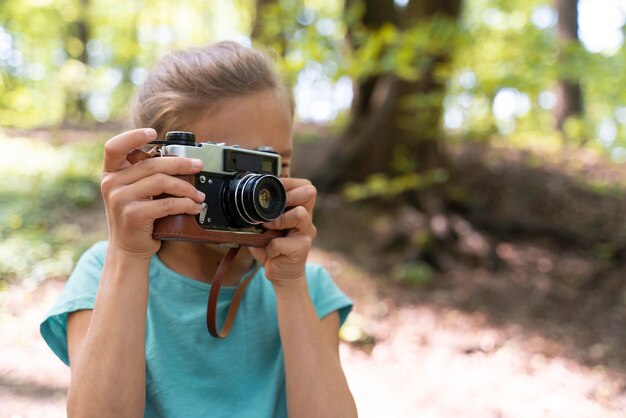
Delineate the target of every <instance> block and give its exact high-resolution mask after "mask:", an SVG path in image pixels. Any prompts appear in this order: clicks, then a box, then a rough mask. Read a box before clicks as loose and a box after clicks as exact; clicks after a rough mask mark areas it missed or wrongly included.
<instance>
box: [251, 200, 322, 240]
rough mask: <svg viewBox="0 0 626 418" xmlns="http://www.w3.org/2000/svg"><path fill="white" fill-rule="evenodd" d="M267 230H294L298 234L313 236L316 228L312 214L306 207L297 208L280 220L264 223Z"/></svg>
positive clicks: (289, 211) (286, 213) (282, 216)
mask: <svg viewBox="0 0 626 418" xmlns="http://www.w3.org/2000/svg"><path fill="white" fill-rule="evenodd" d="M263 226H264V227H265V228H267V229H293V230H295V231H296V232H298V233H303V234H308V235H313V231H314V226H313V221H312V219H311V214H310V213H309V212H308V211H307V210H306V209H305V208H304V206H296V207H295V208H293V209H290V210H288V211H287V212H285V213H284V214H283V215H281V216H280V217H279V218H278V219H276V220H274V221H272V222H267V223H264V224H263Z"/></svg>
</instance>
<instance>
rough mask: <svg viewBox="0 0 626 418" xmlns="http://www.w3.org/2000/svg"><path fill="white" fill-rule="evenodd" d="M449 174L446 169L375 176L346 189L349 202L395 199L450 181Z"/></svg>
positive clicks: (345, 192) (352, 184)
mask: <svg viewBox="0 0 626 418" xmlns="http://www.w3.org/2000/svg"><path fill="white" fill-rule="evenodd" d="M448 177H449V175H448V172H447V171H446V170H444V169H435V170H430V171H428V172H425V173H421V174H419V173H415V172H409V173H406V174H401V175H398V176H395V177H391V178H390V177H388V176H386V175H384V174H375V175H372V176H370V177H368V178H367V180H366V181H365V182H364V183H351V184H348V185H347V186H346V187H345V189H344V195H345V197H346V199H347V200H348V201H357V200H363V199H368V198H373V197H379V198H384V199H393V198H394V197H396V196H398V195H400V194H402V193H404V192H406V191H411V190H423V189H426V188H428V187H431V186H434V185H436V184H442V183H445V182H446V181H447V180H448Z"/></svg>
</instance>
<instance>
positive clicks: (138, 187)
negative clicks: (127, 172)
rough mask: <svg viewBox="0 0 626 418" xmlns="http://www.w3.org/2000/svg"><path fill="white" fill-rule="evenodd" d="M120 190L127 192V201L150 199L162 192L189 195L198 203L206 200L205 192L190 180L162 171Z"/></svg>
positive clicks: (181, 195) (180, 195)
mask: <svg viewBox="0 0 626 418" xmlns="http://www.w3.org/2000/svg"><path fill="white" fill-rule="evenodd" d="M119 190H120V192H119V193H124V194H125V196H126V199H127V200H126V201H131V200H142V199H150V198H152V197H154V196H158V195H161V194H168V195H172V196H177V197H188V198H190V199H192V200H195V201H196V202H198V203H202V202H204V198H205V195H204V193H202V192H201V191H199V190H198V189H196V188H195V187H194V186H192V185H191V183H189V182H188V181H185V180H182V179H178V178H176V177H172V176H169V175H167V174H162V173H157V174H153V175H152V176H149V177H145V178H143V179H141V180H139V181H137V182H136V183H133V184H131V185H129V186H128V187H124V188H121V189H119Z"/></svg>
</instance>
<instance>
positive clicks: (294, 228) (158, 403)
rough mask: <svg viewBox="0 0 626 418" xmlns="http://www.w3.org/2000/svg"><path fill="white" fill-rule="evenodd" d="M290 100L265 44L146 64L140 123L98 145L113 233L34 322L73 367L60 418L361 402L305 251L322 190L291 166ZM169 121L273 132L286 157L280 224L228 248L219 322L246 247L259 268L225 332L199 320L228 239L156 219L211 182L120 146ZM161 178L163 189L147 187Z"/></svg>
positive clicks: (238, 137) (344, 304)
mask: <svg viewBox="0 0 626 418" xmlns="http://www.w3.org/2000/svg"><path fill="white" fill-rule="evenodd" d="M293 112H294V109H293V99H292V96H291V94H290V92H289V91H288V89H286V88H285V87H284V86H283V84H282V83H281V82H280V80H279V77H278V75H277V73H276V70H275V69H274V66H273V63H272V62H271V59H269V58H268V56H267V55H265V54H264V53H261V52H259V51H256V50H254V49H248V48H245V47H243V46H240V45H238V44H236V43H232V42H221V43H218V44H215V45H213V46H209V47H205V48H194V49H189V50H187V51H184V52H179V53H174V54H171V55H169V56H166V57H164V58H163V59H161V61H160V62H159V63H158V64H157V65H156V66H155V67H154V68H153V70H152V72H151V74H150V75H149V77H148V78H147V80H146V81H145V83H144V84H143V85H142V86H141V87H140V89H139V92H138V95H137V99H136V104H135V108H134V121H135V125H136V126H137V127H138V128H139V129H135V130H132V131H129V132H125V133H123V134H121V135H118V136H116V137H114V138H112V139H110V140H109V141H108V142H107V143H106V144H105V147H104V148H105V149H104V170H103V179H102V185H101V188H102V195H103V199H104V203H105V208H106V215H107V223H108V230H109V240H108V242H100V243H97V244H95V245H94V246H93V247H92V248H91V249H89V250H88V251H87V252H85V254H83V256H82V257H81V259H80V261H79V262H78V265H77V266H76V269H75V270H74V272H73V273H72V275H71V276H70V278H69V280H68V282H67V284H66V286H65V288H64V290H63V292H62V293H61V296H60V298H59V300H58V301H57V303H56V304H55V305H54V307H53V308H52V309H51V311H50V312H49V314H48V316H47V318H46V319H45V320H44V322H43V323H42V324H41V333H42V335H43V337H44V339H45V340H46V342H47V343H48V344H49V346H50V347H51V348H52V350H53V351H54V352H55V354H57V356H59V357H60V358H61V360H63V361H64V362H65V363H66V364H68V365H70V367H71V374H72V379H71V383H70V388H69V391H68V397H67V408H68V415H69V416H70V417H71V416H79V417H83V416H115V417H127V416H135V417H138V416H142V415H145V416H150V417H153V416H154V417H200V416H202V417H204V416H211V417H213V416H215V417H284V416H287V414H288V415H289V416H290V417H305V416H306V417H308V416H315V417H327V416H333V417H351V416H356V408H355V405H354V401H353V399H352V395H351V393H350V390H349V388H348V385H347V383H346V379H345V377H344V374H343V371H342V369H341V365H340V362H339V353H338V345H339V339H338V329H339V326H340V324H341V323H342V322H343V321H344V320H345V318H346V316H347V315H348V313H349V311H350V309H351V307H352V304H351V302H350V300H349V299H348V298H347V297H346V296H345V295H344V294H343V293H342V292H341V291H340V290H339V289H338V288H337V287H336V286H335V284H334V283H333V281H332V279H331V278H330V276H329V275H328V273H327V272H326V271H325V270H324V269H323V268H321V267H319V266H315V265H311V264H306V258H307V255H308V252H309V250H310V248H311V242H312V241H313V239H314V238H315V234H316V230H315V226H314V225H313V223H312V211H313V206H314V204H315V197H316V191H315V188H314V187H313V186H312V185H311V183H310V182H309V181H307V180H304V179H295V178H290V177H289V170H290V165H291V155H292V120H293ZM145 127H150V128H145ZM172 130H182V131H190V132H193V133H195V134H196V137H197V140H198V141H199V142H200V141H211V140H212V141H220V142H221V141H223V142H226V143H227V144H229V145H235V144H236V145H239V146H241V147H242V148H247V149H255V148H257V147H259V146H271V147H273V148H274V149H275V150H276V151H277V152H278V153H279V154H280V155H281V156H282V162H283V167H282V177H283V178H282V179H281V181H282V182H283V185H284V186H285V189H286V190H287V207H288V208H292V209H290V210H288V211H286V212H285V213H284V214H283V215H282V216H281V217H280V218H279V219H277V220H276V221H274V222H271V223H266V224H263V225H264V226H265V227H266V228H268V229H284V230H288V231H289V232H288V233H287V235H286V236H285V237H281V238H275V239H273V240H272V241H271V242H270V243H269V245H268V246H267V247H266V248H250V249H248V248H244V249H242V250H241V251H240V252H239V254H238V255H237V257H236V259H235V261H234V262H233V264H232V267H231V269H230V272H229V273H228V275H227V276H226V277H225V279H224V285H225V286H224V287H223V288H222V292H221V294H220V302H219V305H218V323H220V322H221V321H222V320H223V318H224V316H225V311H226V309H227V306H228V305H229V303H230V302H229V301H230V299H232V296H233V292H234V288H235V287H234V286H236V285H237V284H238V283H239V281H240V279H241V278H242V277H243V276H246V273H247V272H249V271H252V268H253V265H254V264H255V260H256V261H257V262H258V263H260V264H261V266H262V268H261V269H260V270H259V271H258V272H257V273H256V275H255V277H254V278H253V279H252V281H251V283H250V285H249V286H248V289H247V290H246V293H245V295H244V298H243V301H242V303H241V306H240V308H239V311H238V314H237V317H236V319H235V323H234V326H233V328H232V331H231V333H230V335H229V336H228V338H226V339H216V338H213V337H211V336H210V335H209V333H208V332H207V329H206V322H205V321H206V316H205V315H206V306H207V297H208V294H209V290H210V288H211V279H212V277H213V275H214V274H215V271H216V268H217V265H218V263H219V261H220V260H221V257H222V256H223V254H224V252H225V250H224V249H222V248H221V247H219V246H217V245H211V244H198V243H191V242H183V241H163V242H161V241H158V240H153V239H152V228H153V222H154V220H155V219H158V218H161V217H163V216H166V215H171V214H182V213H186V214H192V215H195V214H198V213H199V211H200V202H203V201H204V197H205V196H204V195H202V194H201V193H199V192H197V191H196V189H195V188H194V187H193V186H191V184H189V183H187V182H185V181H183V180H181V179H179V178H176V177H174V176H175V175H185V174H194V173H197V172H199V171H201V169H202V167H201V165H202V162H201V161H199V160H193V159H189V158H182V157H177V158H154V159H149V160H145V161H141V162H138V163H135V164H131V162H129V161H128V160H127V156H128V153H129V152H131V151H132V150H134V149H135V148H138V147H141V146H142V145H145V144H147V143H148V142H150V141H152V140H155V139H156V138H157V137H158V138H160V139H162V138H163V137H164V135H165V133H166V132H168V131H172ZM163 193H165V194H169V195H172V196H173V197H169V198H166V199H158V200H153V199H152V197H153V196H157V195H161V194H163Z"/></svg>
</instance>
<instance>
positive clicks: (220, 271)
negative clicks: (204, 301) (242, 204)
mask: <svg viewBox="0 0 626 418" xmlns="http://www.w3.org/2000/svg"><path fill="white" fill-rule="evenodd" d="M239 248H240V247H233V248H230V249H229V250H228V252H227V253H226V255H225V256H224V258H222V261H221V262H220V265H219V266H218V268H217V271H216V272H215V276H213V282H212V283H211V291H210V292H209V303H208V305H207V310H206V325H207V328H208V330H209V334H211V335H212V336H213V337H215V338H226V337H227V336H228V334H229V333H230V330H231V328H232V327H233V324H234V322H235V316H236V315H237V310H238V309H239V304H240V303H241V299H242V298H243V293H244V291H245V290H246V287H248V284H249V283H250V281H251V280H252V278H253V277H254V276H255V275H256V273H257V271H259V268H260V265H259V264H258V263H257V262H256V261H255V265H256V267H255V268H254V269H253V270H252V271H251V272H249V273H248V276H247V277H246V278H245V279H244V280H242V281H241V282H240V283H239V285H238V286H237V290H236V291H235V295H234V296H233V300H232V301H231V303H230V307H229V308H228V313H227V314H226V319H225V320H224V324H223V325H222V329H221V330H218V329H217V300H218V298H219V294H220V289H221V287H222V281H223V280H224V277H225V276H226V274H227V273H228V270H229V269H230V265H231V264H232V262H233V260H234V259H235V257H236V256H237V253H238V252H239Z"/></svg>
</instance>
